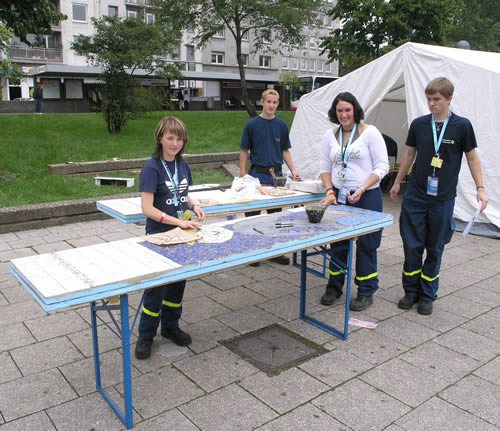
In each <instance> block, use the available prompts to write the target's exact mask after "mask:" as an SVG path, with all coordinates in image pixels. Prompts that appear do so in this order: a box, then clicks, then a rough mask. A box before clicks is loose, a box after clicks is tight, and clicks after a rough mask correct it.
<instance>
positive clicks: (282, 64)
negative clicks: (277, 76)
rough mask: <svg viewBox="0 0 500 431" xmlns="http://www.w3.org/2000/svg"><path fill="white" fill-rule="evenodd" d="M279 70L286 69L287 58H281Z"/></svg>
mask: <svg viewBox="0 0 500 431" xmlns="http://www.w3.org/2000/svg"><path fill="white" fill-rule="evenodd" d="M281 68H282V69H288V57H281Z"/></svg>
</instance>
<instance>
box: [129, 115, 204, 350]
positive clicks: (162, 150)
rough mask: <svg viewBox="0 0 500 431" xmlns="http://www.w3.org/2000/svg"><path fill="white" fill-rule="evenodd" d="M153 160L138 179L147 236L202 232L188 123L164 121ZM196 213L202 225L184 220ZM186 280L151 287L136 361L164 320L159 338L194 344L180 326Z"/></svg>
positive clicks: (156, 134) (143, 310)
mask: <svg viewBox="0 0 500 431" xmlns="http://www.w3.org/2000/svg"><path fill="white" fill-rule="evenodd" d="M155 141H156V146H155V150H154V153H153V156H152V157H151V158H150V159H149V160H148V161H147V162H146V163H145V164H144V167H143V169H142V172H141V176H140V181H139V192H140V193H141V206H142V213H143V214H144V215H145V216H146V217H147V220H146V234H148V235H151V234H154V233H160V232H166V231H168V230H171V229H174V228H176V227H180V228H182V229H189V228H192V229H200V228H201V224H200V223H199V222H201V221H203V220H204V219H205V212H204V211H203V209H202V208H200V207H199V206H198V205H197V203H196V202H195V201H194V200H193V199H191V198H190V197H189V195H188V191H189V186H190V185H191V184H192V183H193V179H192V177H191V170H190V169H189V166H188V164H187V162H186V161H185V160H183V159H182V154H183V153H184V148H185V147H186V144H187V142H188V135H187V129H186V126H185V124H184V123H183V122H182V121H181V120H179V119H178V118H176V117H165V118H163V119H162V120H161V121H160V122H159V123H158V126H157V127H156V130H155ZM187 210H192V211H193V212H194V213H195V214H196V216H197V217H198V221H191V220H184V219H183V218H182V215H183V214H184V212H185V211H187ZM185 286H186V281H185V280H183V281H177V282H174V283H170V284H166V285H163V286H157V287H153V288H151V289H147V290H146V291H145V292H144V298H143V306H142V314H141V320H140V323H139V339H138V341H137V344H136V347H135V356H136V358H137V359H147V358H149V356H151V346H152V344H153V338H154V336H155V335H156V331H157V329H158V325H159V324H160V321H161V335H162V336H163V337H166V338H169V339H171V340H172V341H173V342H174V343H175V344H177V345H179V346H187V345H189V344H191V341H192V340H191V336H190V335H189V334H187V333H186V332H184V331H182V330H181V329H180V328H179V319H180V317H181V314H182V297H183V296H184V288H185Z"/></svg>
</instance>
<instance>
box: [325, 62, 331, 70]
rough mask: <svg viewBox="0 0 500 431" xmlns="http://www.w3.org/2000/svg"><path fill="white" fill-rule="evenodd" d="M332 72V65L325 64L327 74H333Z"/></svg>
mask: <svg viewBox="0 0 500 431" xmlns="http://www.w3.org/2000/svg"><path fill="white" fill-rule="evenodd" d="M331 71H332V65H331V64H330V63H326V64H325V72H331Z"/></svg>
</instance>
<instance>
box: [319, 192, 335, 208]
mask: <svg viewBox="0 0 500 431" xmlns="http://www.w3.org/2000/svg"><path fill="white" fill-rule="evenodd" d="M319 204H320V205H322V206H324V207H327V206H328V205H337V197H336V196H335V193H330V194H327V195H326V196H325V198H324V199H323V200H321V202H320V203H319Z"/></svg>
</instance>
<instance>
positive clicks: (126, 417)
mask: <svg viewBox="0 0 500 431" xmlns="http://www.w3.org/2000/svg"><path fill="white" fill-rule="evenodd" d="M118 309H119V310H120V321H121V325H118V322H116V320H115V319H114V318H113V317H112V320H113V322H114V323H115V326H116V327H117V329H118V330H119V332H116V331H115V330H114V329H113V328H112V327H111V326H110V325H108V324H107V323H106V322H104V324H105V325H106V326H108V328H109V329H110V330H111V331H112V332H113V333H114V334H115V335H117V336H118V337H119V338H121V341H122V370H123V386H124V412H122V411H121V410H120V408H119V407H118V406H117V405H116V404H115V402H114V401H113V400H112V398H111V397H110V396H109V395H108V394H107V393H106V391H105V390H104V389H103V388H102V384H101V366H100V362H99V341H98V331H97V312H98V311H108V312H109V313H110V312H111V311H112V310H118ZM110 315H111V313H110ZM90 318H91V322H92V344H93V347H94V369H95V380H96V388H97V391H98V392H99V393H100V394H101V395H102V397H103V398H104V399H105V400H106V402H107V403H108V404H109V406H110V407H111V408H112V409H113V411H114V412H115V414H116V415H117V416H118V418H119V419H120V420H121V421H122V422H123V424H124V425H125V427H126V428H127V429H131V428H133V426H134V418H133V409H132V372H131V362H130V337H131V330H130V327H129V312H128V295H121V296H120V305H119V306H117V305H110V304H108V303H104V304H103V305H97V304H96V303H95V302H92V303H91V304H90Z"/></svg>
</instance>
